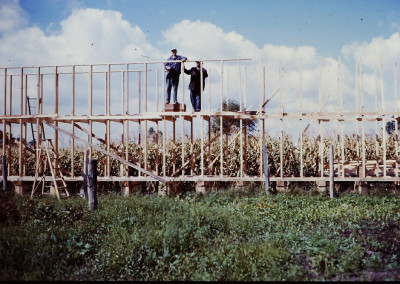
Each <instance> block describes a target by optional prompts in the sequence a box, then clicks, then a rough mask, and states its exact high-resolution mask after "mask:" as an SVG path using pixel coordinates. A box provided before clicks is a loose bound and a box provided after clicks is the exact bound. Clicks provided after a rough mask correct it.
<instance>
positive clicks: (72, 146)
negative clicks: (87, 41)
mask: <svg viewBox="0 0 400 284" xmlns="http://www.w3.org/2000/svg"><path fill="white" fill-rule="evenodd" d="M71 115H72V116H75V65H73V66H72V110H71ZM71 126H72V135H75V123H74V121H73V120H72V121H71ZM74 156H75V139H73V138H71V177H75V165H74V164H75V157H74Z"/></svg>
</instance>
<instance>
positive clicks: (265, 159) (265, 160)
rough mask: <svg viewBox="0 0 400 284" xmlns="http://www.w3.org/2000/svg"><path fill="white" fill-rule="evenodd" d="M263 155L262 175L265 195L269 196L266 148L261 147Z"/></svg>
mask: <svg viewBox="0 0 400 284" xmlns="http://www.w3.org/2000/svg"><path fill="white" fill-rule="evenodd" d="M263 154H264V175H265V194H266V195H269V193H270V192H269V168H268V152H267V146H265V145H264V146H263Z"/></svg>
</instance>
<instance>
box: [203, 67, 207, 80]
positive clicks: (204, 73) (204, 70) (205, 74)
mask: <svg viewBox="0 0 400 284" xmlns="http://www.w3.org/2000/svg"><path fill="white" fill-rule="evenodd" d="M207 77H208V73H207V70H206V69H205V68H203V78H207Z"/></svg>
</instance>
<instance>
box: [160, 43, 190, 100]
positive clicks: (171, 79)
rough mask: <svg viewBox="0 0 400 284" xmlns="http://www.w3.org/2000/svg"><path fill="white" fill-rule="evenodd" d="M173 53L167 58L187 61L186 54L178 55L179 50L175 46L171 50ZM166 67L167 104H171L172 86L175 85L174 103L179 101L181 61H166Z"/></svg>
mask: <svg viewBox="0 0 400 284" xmlns="http://www.w3.org/2000/svg"><path fill="white" fill-rule="evenodd" d="M171 52H172V55H171V56H170V57H169V58H168V59H167V60H168V61H170V60H181V61H182V62H185V61H186V60H187V58H186V57H185V56H181V55H177V54H176V52H177V50H176V49H175V48H174V49H172V50H171ZM165 69H166V70H167V72H168V73H167V76H166V83H167V96H166V101H165V103H166V104H169V102H170V98H171V88H172V87H174V104H177V103H178V93H177V92H178V85H179V76H180V74H181V62H167V63H165Z"/></svg>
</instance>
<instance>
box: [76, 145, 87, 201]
mask: <svg viewBox="0 0 400 284" xmlns="http://www.w3.org/2000/svg"><path fill="white" fill-rule="evenodd" d="M72 140H73V139H72ZM88 156H89V150H86V151H85V156H84V157H83V184H82V189H81V195H82V198H83V199H86V197H87V195H88V180H87V179H88Z"/></svg>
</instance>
